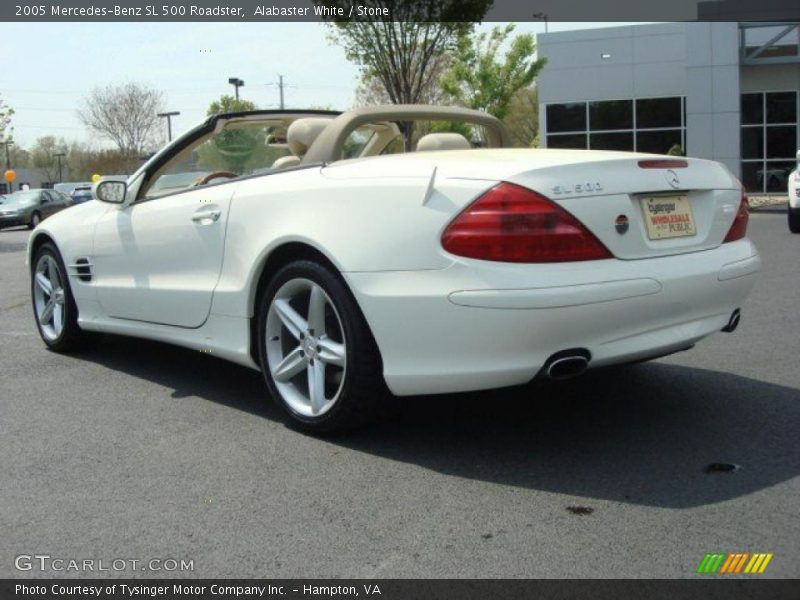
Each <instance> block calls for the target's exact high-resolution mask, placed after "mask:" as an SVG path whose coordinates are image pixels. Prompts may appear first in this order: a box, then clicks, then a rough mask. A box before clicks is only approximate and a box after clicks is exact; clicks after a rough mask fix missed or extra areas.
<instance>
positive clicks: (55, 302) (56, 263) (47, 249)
mask: <svg viewBox="0 0 800 600" xmlns="http://www.w3.org/2000/svg"><path fill="white" fill-rule="evenodd" d="M31 297H32V299H33V314H34V316H35V317H36V326H37V328H38V329H39V333H40V334H41V336H42V339H43V340H44V343H45V344H47V346H48V347H49V348H50V349H51V350H56V351H58V352H70V351H72V350H76V349H79V348H80V347H82V346H83V344H84V342H86V340H87V339H88V338H87V334H86V333H85V332H83V331H81V329H80V327H79V326H78V309H77V306H76V305H75V299H74V298H73V297H72V292H71V290H70V287H69V279H68V277H67V271H66V269H65V268H64V262H63V261H62V260H61V255H60V254H59V253H58V250H57V249H56V247H55V246H53V245H52V244H51V243H49V242H48V243H45V244H42V245H41V246H39V248H38V249H37V250H36V253H35V254H34V257H33V269H32V270H31Z"/></svg>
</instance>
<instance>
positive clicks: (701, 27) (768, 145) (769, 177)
mask: <svg viewBox="0 0 800 600" xmlns="http://www.w3.org/2000/svg"><path fill="white" fill-rule="evenodd" d="M537 41H538V51H539V55H540V56H544V57H546V58H547V64H546V66H545V67H544V69H543V70H542V72H541V74H540V75H539V79H538V87H539V139H540V145H541V146H542V147H550V148H590V149H603V150H629V151H638V152H653V153H657V154H666V153H668V152H671V153H678V152H683V153H685V154H686V155H688V156H695V157H700V158H710V159H713V160H717V161H720V162H722V163H725V164H726V165H727V166H728V168H729V169H730V170H731V171H732V172H733V173H734V174H735V175H737V177H739V178H740V179H741V180H742V182H743V183H744V184H745V186H746V187H747V189H748V190H749V191H751V192H756V193H758V192H762V193H772V192H776V193H786V183H787V178H788V175H789V173H790V172H791V171H792V169H794V168H795V165H796V158H795V155H796V152H797V150H798V145H799V143H800V118H798V115H799V114H800V52H799V51H798V47H799V46H800V24H798V23H797V22H786V23H769V24H767V23H736V22H714V23H711V22H692V23H657V24H648V25H631V26H625V27H611V28H606V29H591V30H583V31H566V32H555V33H548V34H544V35H540V36H538V40H537Z"/></svg>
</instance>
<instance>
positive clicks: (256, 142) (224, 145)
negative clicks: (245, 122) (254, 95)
mask: <svg viewBox="0 0 800 600" xmlns="http://www.w3.org/2000/svg"><path fill="white" fill-rule="evenodd" d="M255 109H256V105H255V103H253V102H251V101H250V100H243V99H241V98H240V99H238V100H237V99H236V98H235V97H234V96H231V95H225V96H222V97H221V98H220V99H219V100H214V102H212V103H211V105H210V106H209V107H208V115H209V116H211V115H218V114H221V113H229V112H246V111H251V110H255ZM266 141H267V134H266V131H265V130H263V129H259V128H256V127H252V126H251V127H242V128H234V129H226V130H224V131H221V132H220V133H219V134H217V135H215V136H214V137H213V138H211V139H210V140H209V141H207V142H206V143H204V144H202V145H201V146H200V147H199V148H198V149H197V168H198V169H200V170H203V171H232V172H234V173H237V174H242V173H245V172H247V171H248V170H249V169H250V168H251V166H252V165H253V164H266V163H267V162H268V158H267V157H266V155H267V153H268V149H267V145H266Z"/></svg>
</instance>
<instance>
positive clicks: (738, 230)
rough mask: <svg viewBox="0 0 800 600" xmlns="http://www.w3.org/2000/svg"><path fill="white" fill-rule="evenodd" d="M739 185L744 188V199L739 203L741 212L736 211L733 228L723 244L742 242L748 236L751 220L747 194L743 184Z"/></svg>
mask: <svg viewBox="0 0 800 600" xmlns="http://www.w3.org/2000/svg"><path fill="white" fill-rule="evenodd" d="M739 185H740V186H741V188H742V199H741V200H740V201H739V210H737V211H736V217H734V219H733V225H731V228H730V229H729V230H728V235H726V236H725V239H724V240H722V243H723V244H724V243H726V242H735V241H736V240H740V239H742V238H743V237H744V236H745V235H746V234H747V222H748V221H749V220H750V214H749V210H748V208H749V205H748V203H747V192H745V189H744V186H743V185H742V184H741V183H740V184H739Z"/></svg>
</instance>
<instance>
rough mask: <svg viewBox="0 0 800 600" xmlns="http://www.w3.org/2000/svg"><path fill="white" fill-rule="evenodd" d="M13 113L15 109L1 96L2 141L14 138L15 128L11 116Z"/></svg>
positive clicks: (0, 139)
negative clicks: (12, 125)
mask: <svg viewBox="0 0 800 600" xmlns="http://www.w3.org/2000/svg"><path fill="white" fill-rule="evenodd" d="M13 115H14V109H13V108H11V107H10V106H9V105H8V104H6V103H5V102H3V99H2V98H0V142H7V141H10V140H13V139H14V136H13V133H14V130H13V128H12V127H11V117H12V116H13Z"/></svg>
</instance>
